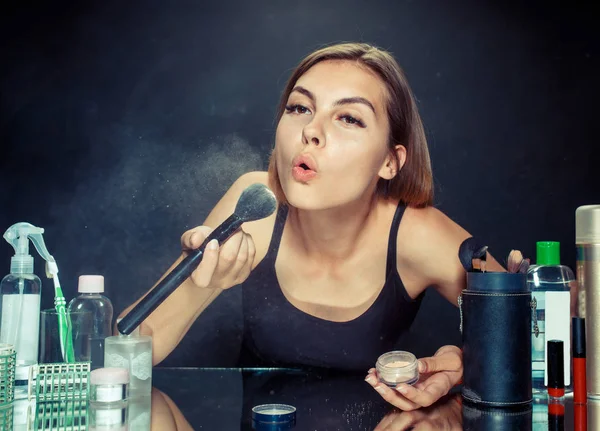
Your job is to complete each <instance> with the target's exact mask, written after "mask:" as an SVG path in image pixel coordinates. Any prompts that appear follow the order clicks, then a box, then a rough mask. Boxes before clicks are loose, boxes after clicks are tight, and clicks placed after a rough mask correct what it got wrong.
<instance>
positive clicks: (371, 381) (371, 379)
mask: <svg viewBox="0 0 600 431" xmlns="http://www.w3.org/2000/svg"><path fill="white" fill-rule="evenodd" d="M365 381H366V382H368V383H371V384H373V383H375V377H373V376H367V377H366V378H365Z"/></svg>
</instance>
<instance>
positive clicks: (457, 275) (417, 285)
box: [397, 207, 470, 302]
mask: <svg viewBox="0 0 600 431" xmlns="http://www.w3.org/2000/svg"><path fill="white" fill-rule="evenodd" d="M469 236H470V234H469V232H467V231H466V230H465V229H463V228H462V227H461V226H459V225H458V224H457V223H455V222H454V221H453V220H451V219H450V218H449V217H448V216H447V215H445V214H444V213H443V212H441V211H440V210H438V209H437V208H434V207H426V208H413V207H408V208H407V209H406V211H405V213H404V216H403V218H402V222H401V223H400V228H399V229H398V240H397V244H398V247H397V249H398V253H397V263H398V271H399V272H400V273H401V274H402V272H403V271H405V272H407V273H408V274H407V278H409V279H410V280H412V283H413V284H414V288H413V289H414V290H416V291H417V292H418V293H419V292H420V291H422V290H423V289H425V288H426V287H427V286H433V287H435V288H437V289H438V290H439V291H440V293H442V295H444V296H445V297H446V298H448V299H449V300H450V301H451V302H455V301H454V299H455V298H456V296H457V292H459V291H460V289H462V287H463V284H464V270H463V268H462V265H461V264H460V260H459V258H458V249H459V247H460V244H461V243H462V242H463V241H464V240H465V239H466V238H468V237H469ZM407 288H408V286H407Z"/></svg>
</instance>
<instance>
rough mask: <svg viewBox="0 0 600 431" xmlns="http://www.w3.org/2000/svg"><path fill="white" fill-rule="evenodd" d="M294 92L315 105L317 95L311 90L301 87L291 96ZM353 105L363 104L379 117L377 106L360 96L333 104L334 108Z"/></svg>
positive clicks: (297, 87)
mask: <svg viewBox="0 0 600 431" xmlns="http://www.w3.org/2000/svg"><path fill="white" fill-rule="evenodd" d="M294 91H297V92H298V93H300V94H303V95H305V96H306V97H308V98H309V99H310V100H311V101H312V102H313V103H314V102H315V101H316V97H315V95H314V94H313V93H312V92H311V91H310V90H308V89H306V88H304V87H302V86H300V85H298V86H296V87H294V88H293V89H292V91H291V92H290V94H291V93H293V92H294ZM353 103H361V104H363V105H366V106H368V107H369V108H370V109H371V111H373V113H374V114H375V115H377V112H376V111H375V106H373V104H372V103H371V102H370V101H369V100H368V99H365V98H364V97H360V96H355V97H344V98H343V99H340V100H336V101H335V103H334V104H333V106H341V105H350V104H353Z"/></svg>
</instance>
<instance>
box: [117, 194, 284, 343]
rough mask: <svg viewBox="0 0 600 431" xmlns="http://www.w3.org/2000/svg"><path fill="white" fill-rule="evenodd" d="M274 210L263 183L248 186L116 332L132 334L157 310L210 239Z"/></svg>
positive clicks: (222, 238) (226, 235)
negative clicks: (228, 213)
mask: <svg viewBox="0 0 600 431" xmlns="http://www.w3.org/2000/svg"><path fill="white" fill-rule="evenodd" d="M276 207H277V201H276V200H275V195H274V194H273V192H272V191H271V190H269V189H268V188H267V187H266V186H265V185H264V184H259V183H257V184H252V185H251V186H249V187H247V188H246V189H245V190H244V191H243V192H242V194H241V196H240V198H239V199H238V202H237V205H236V207H235V211H234V213H233V214H232V215H231V216H229V218H227V220H225V221H224V222H223V223H221V224H220V225H219V226H218V227H217V228H216V229H215V230H214V231H212V232H211V234H210V235H209V236H208V237H207V238H206V239H205V240H204V242H203V243H202V245H201V246H200V247H199V248H197V249H195V250H192V251H190V253H189V254H188V256H187V257H186V258H185V259H183V260H182V261H181V262H180V263H179V264H178V265H177V266H176V267H175V268H174V269H173V270H172V271H171V272H170V273H169V274H167V276H166V277H165V278H164V279H163V280H162V281H161V282H160V283H158V284H157V285H156V287H155V288H154V289H152V290H151V291H150V292H149V293H148V294H147V295H146V296H145V297H144V298H142V300H141V301H140V302H138V304H137V305H136V306H135V307H133V309H132V310H131V311H130V312H129V313H127V315H126V316H125V317H124V318H123V319H122V320H121V321H120V322H119V324H118V325H117V328H118V330H119V332H120V333H121V334H126V335H127V334H131V333H132V332H133V330H134V329H135V328H137V327H138V326H139V325H140V324H141V323H142V322H143V321H144V320H145V319H146V317H148V316H149V315H150V313H152V312H153V311H154V310H155V309H156V307H158V306H159V305H160V304H162V302H163V301H164V300H165V299H167V297H168V296H169V295H170V294H171V293H173V292H174V291H175V289H177V288H178V287H179V285H180V284H181V283H183V282H184V281H185V280H186V279H187V278H188V277H189V276H190V275H191V274H192V272H194V270H195V269H196V268H197V267H198V265H199V264H200V262H201V261H202V256H203V255H204V248H205V247H206V245H207V244H208V243H209V242H210V241H211V240H213V239H216V240H217V241H218V242H219V244H222V243H223V242H225V241H227V239H229V237H231V236H232V235H233V234H234V233H235V232H236V231H237V230H238V229H239V228H240V226H241V225H242V223H245V222H248V221H253V220H259V219H262V218H265V217H268V216H269V215H271V214H272V213H273V211H275V208H276Z"/></svg>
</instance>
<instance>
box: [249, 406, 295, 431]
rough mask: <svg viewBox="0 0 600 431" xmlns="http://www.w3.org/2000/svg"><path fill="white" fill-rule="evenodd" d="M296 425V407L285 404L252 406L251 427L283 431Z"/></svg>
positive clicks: (265, 430) (260, 429)
mask: <svg viewBox="0 0 600 431" xmlns="http://www.w3.org/2000/svg"><path fill="white" fill-rule="evenodd" d="M295 425H296V407H294V406H290V405H287V404H262V405H259V406H255V407H253V408H252V429H254V430H259V431H267V430H268V431H283V430H289V429H292V428H294V426H295Z"/></svg>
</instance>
